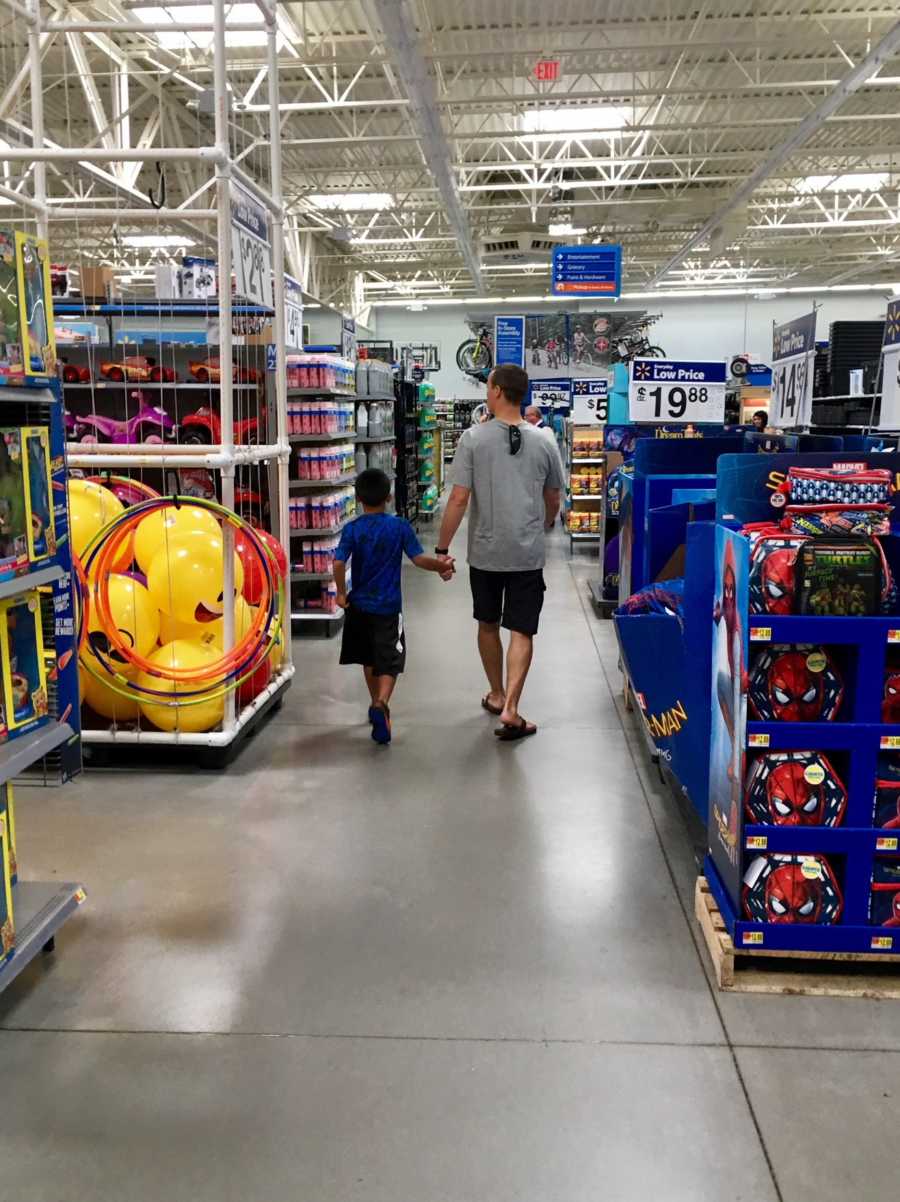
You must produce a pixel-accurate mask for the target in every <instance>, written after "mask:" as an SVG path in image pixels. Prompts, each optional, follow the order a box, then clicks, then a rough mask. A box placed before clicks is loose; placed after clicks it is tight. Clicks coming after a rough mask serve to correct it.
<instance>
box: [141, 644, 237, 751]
mask: <svg viewBox="0 0 900 1202" xmlns="http://www.w3.org/2000/svg"><path fill="white" fill-rule="evenodd" d="M147 658H148V659H149V660H150V661H151V662H152V663H153V664H154V665H156V666H157V667H159V668H161V669H162V670H163V671H171V670H172V669H173V668H193V669H202V668H209V667H211V666H213V665H214V664H215V663H216V661H217V660H218V659H219V658H220V655H219V652H218V651H217V650H216V649H215V648H214V647H207V646H206V645H205V644H204V643H200V642H197V640H196V639H176V640H175V641H174V642H173V643H165V644H164V645H163V646H162V647H157V649H156V650H155V651H154V652H153V653H152V654H151V655H149V656H148V657H147ZM220 681H221V677H220V676H219V677H211V678H210V679H209V680H198V681H196V682H195V681H191V682H187V683H182V682H175V681H171V680H164V679H163V678H162V677H160V676H153V675H152V674H151V673H149V672H141V673H139V674H138V676H137V679H136V681H135V683H136V684H138V685H139V686H140V687H141V688H142V689H155V690H157V691H158V692H160V693H163V694H165V696H164V697H163V698H161V699H160V701H159V702H157V701H153V700H151V699H150V697H149V696H148V695H147V694H144V695H143V700H142V701H141V702H140V710H141V715H142V716H143V717H144V718H146V719H147V721H148V722H152V723H153V725H154V726H157V727H158V728H159V729H160V730H169V731H174V730H178V731H204V730H211V729H212V728H213V727H214V726H218V724H219V723H220V722H221V721H222V718H223V716H224V714H225V699H224V697H223V696H222V695H221V694H220V695H219V696H214V697H209V698H208V699H206V698H205V697H204V696H203V694H202V693H197V692H196V690H198V689H202V688H203V686H204V684H208V685H210V686H214V685H217V684H219V683H220ZM184 693H188V694H194V696H191V697H190V700H191V701H197V700H198V698H199V703H198V704H196V705H178V704H175V705H171V704H166V702H172V701H174V702H177V701H178V697H179V694H184Z"/></svg>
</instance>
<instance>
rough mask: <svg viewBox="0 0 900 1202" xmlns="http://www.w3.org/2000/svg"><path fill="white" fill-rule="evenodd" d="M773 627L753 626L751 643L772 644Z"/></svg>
mask: <svg viewBox="0 0 900 1202" xmlns="http://www.w3.org/2000/svg"><path fill="white" fill-rule="evenodd" d="M771 641H772V627H771V626H751V627H750V642H751V643H771Z"/></svg>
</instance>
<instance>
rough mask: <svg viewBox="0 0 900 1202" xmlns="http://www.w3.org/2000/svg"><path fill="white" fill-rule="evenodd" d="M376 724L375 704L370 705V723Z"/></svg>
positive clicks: (371, 724)
mask: <svg viewBox="0 0 900 1202" xmlns="http://www.w3.org/2000/svg"><path fill="white" fill-rule="evenodd" d="M374 724H375V706H374V705H370V706H369V725H370V726H374Z"/></svg>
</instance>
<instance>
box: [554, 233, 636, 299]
mask: <svg viewBox="0 0 900 1202" xmlns="http://www.w3.org/2000/svg"><path fill="white" fill-rule="evenodd" d="M551 266H552V273H551V274H552V285H553V292H554V294H555V295H556V296H600V297H617V296H619V295H620V293H621V291H622V248H621V246H617V245H613V244H610V245H608V246H557V247H556V249H555V250H554V251H553V260H552V265H551Z"/></svg>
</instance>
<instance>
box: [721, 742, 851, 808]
mask: <svg viewBox="0 0 900 1202" xmlns="http://www.w3.org/2000/svg"><path fill="white" fill-rule="evenodd" d="M846 808H847V790H846V789H845V788H844V784H843V781H842V780H841V778H840V777H839V776H838V774H837V772H835V770H834V768H833V767H832V764H831V761H830V760H829V759H828V757H827V756H825V755H823V754H822V752H821V751H771V752H767V753H766V754H765V755H761V756H759V757H758V758H757V759H755V760H754V761H753V763H752V764H751V765H750V771H749V772H748V773H747V786H746V788H745V790H744V812H745V814H746V816H747V821H748V822H754V823H758V824H760V825H763V826H839V825H840V824H841V822H842V821H843V817H844V811H845V810H846Z"/></svg>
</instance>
